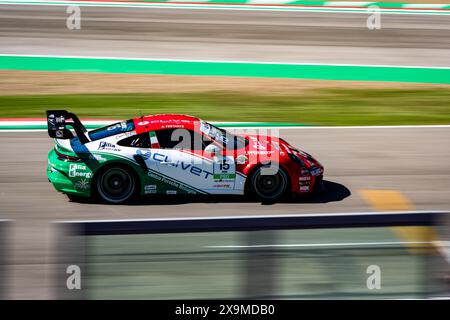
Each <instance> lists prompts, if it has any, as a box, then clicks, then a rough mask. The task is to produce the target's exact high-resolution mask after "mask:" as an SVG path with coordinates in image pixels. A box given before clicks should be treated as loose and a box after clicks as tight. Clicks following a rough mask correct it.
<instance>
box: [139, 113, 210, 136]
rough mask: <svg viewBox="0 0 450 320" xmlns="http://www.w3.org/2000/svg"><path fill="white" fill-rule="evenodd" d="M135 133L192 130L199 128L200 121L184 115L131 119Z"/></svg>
mask: <svg viewBox="0 0 450 320" xmlns="http://www.w3.org/2000/svg"><path fill="white" fill-rule="evenodd" d="M133 121H134V126H135V130H136V133H142V132H148V131H154V130H161V129H174V128H182V129H188V130H194V129H195V128H196V127H198V126H199V123H200V121H201V120H200V119H199V118H197V117H193V116H188V115H184V114H154V115H150V116H142V117H136V118H134V119H133Z"/></svg>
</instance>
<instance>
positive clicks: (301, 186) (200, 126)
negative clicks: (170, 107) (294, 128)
mask: <svg viewBox="0 0 450 320" xmlns="http://www.w3.org/2000/svg"><path fill="white" fill-rule="evenodd" d="M47 124H48V133H49V136H50V137H51V138H54V142H55V147H54V148H53V149H52V150H51V151H50V152H49V154H48V165H47V177H48V179H49V181H50V182H51V183H52V184H53V186H54V187H55V189H56V190H57V191H59V192H62V193H64V194H66V195H67V196H68V197H69V199H71V200H80V199H82V198H83V197H84V198H86V197H87V198H94V199H98V200H100V201H102V202H106V203H110V204H120V203H125V202H127V201H130V200H131V199H133V198H136V197H138V196H144V195H150V196H157V195H161V194H166V195H175V194H181V195H185V194H189V195H190V194H228V195H231V194H234V195H250V196H254V197H256V198H258V199H259V200H261V201H262V202H276V201H278V200H280V199H281V198H282V197H284V196H285V195H287V194H291V195H299V194H312V193H313V192H315V191H317V190H320V189H321V188H322V180H323V173H324V168H323V166H322V165H321V164H320V163H319V162H318V161H317V160H315V159H314V158H313V157H312V156H311V155H309V154H308V153H306V152H304V151H301V150H299V149H297V148H295V147H293V146H292V145H290V144H289V143H287V142H286V141H285V140H283V139H281V138H279V137H274V136H269V135H263V134H257V133H253V134H250V133H242V134H237V133H234V134H233V133H230V132H228V131H225V130H224V129H221V128H218V127H216V126H214V125H212V124H210V123H208V122H206V121H204V120H201V119H199V118H197V117H193V116H188V115H181V114H157V115H149V116H142V117H136V118H133V119H129V120H124V121H120V122H117V123H113V124H111V125H108V126H105V127H102V128H99V129H95V130H91V131H88V130H86V128H85V127H84V125H83V124H82V123H81V121H80V119H79V118H78V117H77V116H76V115H75V114H73V113H70V112H68V111H66V110H49V111H47Z"/></svg>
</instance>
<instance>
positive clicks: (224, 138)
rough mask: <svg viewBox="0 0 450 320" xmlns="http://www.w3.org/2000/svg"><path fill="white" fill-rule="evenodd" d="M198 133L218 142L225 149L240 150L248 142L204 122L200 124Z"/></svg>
mask: <svg viewBox="0 0 450 320" xmlns="http://www.w3.org/2000/svg"><path fill="white" fill-rule="evenodd" d="M200 131H201V132H202V133H203V134H204V135H206V136H208V137H209V138H211V139H213V140H215V141H217V142H219V143H220V144H221V145H223V146H225V147H226V148H227V149H240V148H243V147H245V146H246V145H247V144H248V141H247V140H246V139H245V138H243V137H240V136H236V135H233V134H231V133H229V132H227V131H225V130H224V129H221V128H218V127H216V126H213V125H212V124H210V123H208V122H206V121H201V122H200Z"/></svg>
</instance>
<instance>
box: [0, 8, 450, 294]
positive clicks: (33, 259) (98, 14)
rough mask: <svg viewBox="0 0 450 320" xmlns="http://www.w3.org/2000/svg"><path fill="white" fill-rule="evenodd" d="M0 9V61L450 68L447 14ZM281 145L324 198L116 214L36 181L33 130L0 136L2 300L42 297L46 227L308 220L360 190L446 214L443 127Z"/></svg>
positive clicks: (164, 203)
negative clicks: (5, 274) (0, 57)
mask: <svg viewBox="0 0 450 320" xmlns="http://www.w3.org/2000/svg"><path fill="white" fill-rule="evenodd" d="M66 17H67V13H66V7H46V6H14V5H8V6H5V5H0V54H34V55H36V54H40V55H70V56H73V55H81V56H98V57H102V56H108V57H130V58H154V59H196V60H240V61H242V60H246V61H274V62H302V63H351V64H383V65H417V66H445V67H448V66H450V19H449V17H448V16H426V15H388V14H384V15H382V29H381V30H377V31H370V30H368V29H367V28H366V19H367V17H368V15H364V14H347V13H304V12H262V11H245V12H243V11H231V10H228V11H225V10H170V9H156V8H152V9H142V8H140V9H128V8H115V9H113V8H82V29H81V30H68V29H67V28H66V27H65V26H66ZM281 136H282V137H284V138H286V139H287V140H288V141H289V142H291V143H292V144H294V145H297V146H299V147H301V148H304V149H305V150H307V151H308V152H310V153H312V154H313V155H314V156H316V157H317V158H318V159H319V160H320V161H321V162H322V163H323V165H324V166H325V168H326V171H325V179H326V180H327V181H328V182H327V190H328V191H327V192H326V193H325V194H324V195H321V196H319V197H316V198H313V199H310V200H308V201H306V202H300V201H294V202H287V203H279V204H274V205H261V204H259V203H256V202H249V201H246V200H245V199H236V198H219V199H217V198H211V199H209V200H205V199H200V200H197V201H196V200H192V199H189V201H186V200H184V199H169V200H167V199H163V200H158V201H154V200H151V199H148V200H145V201H143V202H140V203H136V204H134V205H128V206H125V205H124V206H109V205H101V204H80V203H73V202H69V201H68V200H67V198H66V197H65V196H64V195H62V194H59V193H57V192H55V191H54V190H53V187H52V186H51V185H50V184H49V183H48V181H47V179H46V176H45V167H46V155H47V153H48V151H49V150H50V148H51V147H52V142H51V140H50V139H49V138H48V137H47V135H46V133H44V132H35V133H0V150H2V151H1V157H0V203H1V205H0V219H1V218H6V219H13V220H14V221H15V222H14V224H13V228H12V233H11V239H12V243H11V245H12V247H11V249H12V252H13V254H12V257H11V261H12V267H11V268H10V271H11V274H12V277H11V278H10V288H11V289H10V291H9V298H33V299H36V298H41V299H44V298H49V297H51V295H50V294H51V286H50V282H51V273H50V267H49V263H50V262H51V253H52V251H51V249H52V246H53V245H54V239H52V237H51V235H52V232H51V231H52V229H51V227H50V225H49V222H51V221H54V220H75V219H127V218H154V217H181V216H183V217H195V216H222V215H253V214H255V215H256V214H291V213H318V212H358V211H370V210H374V208H371V207H370V206H369V205H368V204H367V203H366V202H365V201H364V200H363V199H362V197H361V196H360V194H359V191H360V190H363V189H383V190H384V189H389V190H397V191H399V192H401V193H402V194H403V195H404V196H405V197H407V198H408V199H409V200H410V201H411V202H412V204H413V206H414V209H418V210H449V209H450V194H449V190H450V179H449V178H450V177H449V175H450V166H449V160H448V159H450V145H449V143H448V141H449V138H450V129H449V128H415V129H410V128H401V129H400V128H392V129H343V128H341V129H320V128H315V129H289V130H281Z"/></svg>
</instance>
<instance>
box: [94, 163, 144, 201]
mask: <svg viewBox="0 0 450 320" xmlns="http://www.w3.org/2000/svg"><path fill="white" fill-rule="evenodd" d="M95 185H96V189H97V193H98V196H99V197H100V199H101V200H103V201H105V202H107V203H114V204H118V203H124V202H126V201H128V200H130V199H131V198H132V197H133V195H134V194H135V190H136V178H135V176H134V174H133V172H131V170H130V169H128V168H126V167H122V166H113V167H108V168H107V169H105V170H103V171H101V172H100V173H99V176H98V177H97V179H96V184H95Z"/></svg>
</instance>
